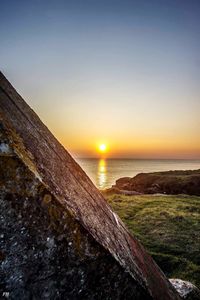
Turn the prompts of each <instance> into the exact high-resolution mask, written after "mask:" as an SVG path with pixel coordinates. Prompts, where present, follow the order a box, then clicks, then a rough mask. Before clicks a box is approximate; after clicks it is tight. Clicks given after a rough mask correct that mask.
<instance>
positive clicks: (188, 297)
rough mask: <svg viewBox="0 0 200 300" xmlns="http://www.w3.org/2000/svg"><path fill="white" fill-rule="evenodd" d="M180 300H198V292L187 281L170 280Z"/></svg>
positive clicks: (199, 293)
mask: <svg viewBox="0 0 200 300" xmlns="http://www.w3.org/2000/svg"><path fill="white" fill-rule="evenodd" d="M170 282H171V283H172V284H173V286H174V287H175V289H176V290H177V291H178V293H179V295H180V296H181V298H182V299H185V300H200V290H199V289H198V288H197V287H196V286H195V285H193V284H192V283H191V282H189V281H184V280H181V279H170Z"/></svg>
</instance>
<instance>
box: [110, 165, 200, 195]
mask: <svg viewBox="0 0 200 300" xmlns="http://www.w3.org/2000/svg"><path fill="white" fill-rule="evenodd" d="M113 187H114V189H116V188H117V189H119V190H126V191H135V192H139V193H142V194H155V193H162V194H170V195H177V194H188V195H197V196H200V169H199V170H193V171H191V170H188V171H167V172H154V173H140V174H138V175H136V176H135V177H133V178H130V177H123V178H120V179H118V180H117V181H116V184H115V186H113Z"/></svg>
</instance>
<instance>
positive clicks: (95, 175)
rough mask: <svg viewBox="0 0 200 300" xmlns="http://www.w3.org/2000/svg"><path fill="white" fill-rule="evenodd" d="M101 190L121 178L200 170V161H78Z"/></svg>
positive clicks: (84, 159) (87, 159) (88, 159)
mask: <svg viewBox="0 0 200 300" xmlns="http://www.w3.org/2000/svg"><path fill="white" fill-rule="evenodd" d="M76 161H77V162H78V163H79V164H80V166H81V167H82V169H83V170H84V171H85V172H86V173H87V175H88V176H89V177H90V179H91V180H92V181H93V183H94V184H95V185H96V187H97V188H99V189H106V188H110V187H111V186H112V185H113V184H115V181H116V180H117V179H119V178H121V177H134V176H135V175H137V174H138V173H146V172H158V171H170V170H195V169H200V160H185V159H184V160H183V159H178V160H177V159H176V160H175V159H103V158H102V159H97V158H81V159H76Z"/></svg>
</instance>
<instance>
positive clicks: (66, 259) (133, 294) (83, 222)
mask: <svg viewBox="0 0 200 300" xmlns="http://www.w3.org/2000/svg"><path fill="white" fill-rule="evenodd" d="M0 207H1V210H0V297H2V298H5V299H7V298H9V299H22V300H23V299H136V300H137V299H138V300H139V299H140V300H145V299H147V300H148V299H155V300H161V299H162V300H178V299H180V296H179V294H178V293H177V292H176V290H175V288H174V287H173V286H172V284H171V283H170V282H169V280H168V279H167V278H166V277H165V275H164V274H163V273H162V271H161V270H160V269H159V267H158V266H157V265H156V263H155V262H154V261H153V259H152V258H151V257H150V256H149V255H148V254H147V252H146V251H145V249H144V248H143V246H142V245H141V244H140V243H139V242H138V241H137V240H136V239H135V238H134V237H133V236H131V235H130V233H129V232H128V230H127V229H126V227H125V225H124V224H123V222H122V221H121V220H120V218H119V217H118V216H117V215H116V214H115V213H113V211H112V209H111V208H110V206H109V205H108V204H107V202H106V201H105V199H104V197H103V196H102V194H101V193H100V192H99V191H98V190H97V189H96V187H95V186H94V185H93V183H92V182H91V180H90V179H89V178H88V176H87V175H86V174H85V172H84V171H83V170H82V169H81V168H80V166H79V165H78V164H77V163H76V162H75V161H74V159H73V158H72V157H71V156H70V154H69V153H68V152H67V151H66V150H65V149H64V148H63V146H62V145H61V144H60V143H59V142H58V141H57V140H56V139H55V138H54V136H53V135H52V134H51V133H50V131H49V130H48V129H47V127H46V126H45V125H44V124H43V123H42V122H41V121H40V119H39V118H38V116H37V115H36V114H35V113H34V112H33V111H32V110H31V108H30V107H29V106H28V105H27V104H26V103H25V101H24V100H23V99H22V98H21V97H20V95H19V94H18V93H17V92H16V90H15V89H14V88H13V87H12V86H11V84H10V83H9V82H8V81H7V79H6V78H5V77H4V76H3V74H2V73H0Z"/></svg>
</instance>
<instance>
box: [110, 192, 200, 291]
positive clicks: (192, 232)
mask: <svg viewBox="0 0 200 300" xmlns="http://www.w3.org/2000/svg"><path fill="white" fill-rule="evenodd" d="M105 197H106V198H107V200H108V202H109V203H110V205H111V206H112V207H113V209H114V211H116V212H117V213H118V215H119V216H120V217H121V219H122V220H123V221H124V222H125V224H126V225H127V227H128V228H129V230H130V231H131V232H132V233H133V234H134V236H136V237H137V238H138V239H139V240H140V241H141V242H142V243H143V245H144V246H145V247H146V249H147V250H148V251H149V252H150V254H151V255H152V256H153V258H154V259H155V261H156V262H157V264H158V265H159V266H160V267H161V269H162V270H163V271H164V273H165V274H166V276H167V277H169V278H172V277H173V278H180V279H184V280H189V281H191V282H192V283H194V284H196V285H197V286H198V287H200V197H197V196H185V195H176V196H169V195H164V196H157V195H156V196H155V195H141V196H124V195H109V196H108V195H106V193H105Z"/></svg>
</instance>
